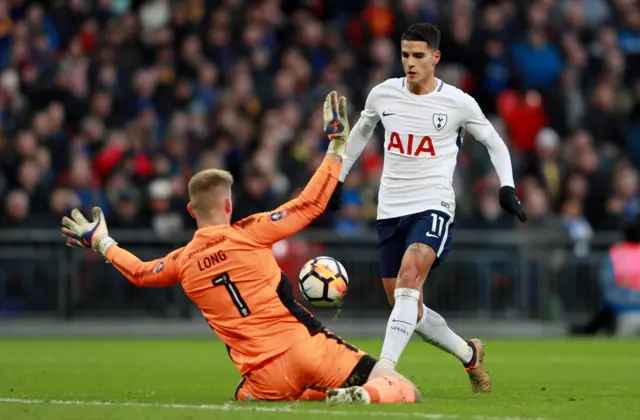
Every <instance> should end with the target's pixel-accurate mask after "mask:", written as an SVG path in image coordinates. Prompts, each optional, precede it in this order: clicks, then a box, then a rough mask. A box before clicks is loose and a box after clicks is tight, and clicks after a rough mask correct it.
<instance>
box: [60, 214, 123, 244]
mask: <svg viewBox="0 0 640 420" xmlns="http://www.w3.org/2000/svg"><path fill="white" fill-rule="evenodd" d="M92 214H93V222H89V221H88V220H87V219H86V218H85V217H84V215H83V214H82V212H81V211H80V210H78V209H73V210H72V211H71V218H69V217H67V216H64V217H63V218H62V226H63V227H62V231H61V232H62V236H64V237H66V238H67V245H68V246H70V247H74V248H86V249H92V250H94V251H95V252H99V253H101V254H102V255H104V254H105V253H106V252H107V248H109V247H110V246H111V245H115V244H116V243H117V242H116V241H114V240H113V239H112V238H111V237H110V236H109V231H108V230H107V222H106V221H105V219H104V214H103V213H102V209H101V208H100V207H94V208H93V210H92Z"/></svg>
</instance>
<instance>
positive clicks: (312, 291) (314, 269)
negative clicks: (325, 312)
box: [299, 257, 349, 307]
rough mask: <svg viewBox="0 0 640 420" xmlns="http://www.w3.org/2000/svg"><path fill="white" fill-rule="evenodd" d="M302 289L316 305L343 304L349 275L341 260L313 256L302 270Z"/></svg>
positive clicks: (336, 305) (305, 295)
mask: <svg viewBox="0 0 640 420" xmlns="http://www.w3.org/2000/svg"><path fill="white" fill-rule="evenodd" d="M299 278H300V291H301V292H302V295H303V296H304V297H305V299H307V300H308V301H309V302H310V303H311V304H312V305H314V306H324V307H330V306H334V307H338V306H342V304H343V302H344V296H345V295H346V294H347V289H348V288H349V277H348V276H347V271H346V270H345V269H344V267H343V266H342V264H340V261H338V260H336V259H334V258H331V257H316V258H313V259H311V260H309V261H307V263H306V264H305V265H304V266H303V267H302V270H300V276H299Z"/></svg>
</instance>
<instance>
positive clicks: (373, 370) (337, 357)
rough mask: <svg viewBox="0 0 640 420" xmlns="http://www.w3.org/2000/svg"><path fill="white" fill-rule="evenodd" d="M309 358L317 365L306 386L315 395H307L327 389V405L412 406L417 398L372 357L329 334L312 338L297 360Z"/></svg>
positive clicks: (414, 391) (414, 390)
mask: <svg viewBox="0 0 640 420" xmlns="http://www.w3.org/2000/svg"><path fill="white" fill-rule="evenodd" d="M310 354H311V355H313V357H314V358H317V359H315V360H317V361H318V363H317V364H316V365H315V372H314V373H313V375H312V379H311V381H310V383H308V384H307V386H308V387H310V388H311V389H314V390H316V391H314V392H309V393H308V395H309V396H317V395H318V391H317V390H322V389H327V390H328V392H327V401H328V402H350V403H356V402H358V403H373V404H378V403H383V404H385V403H411V402H417V401H418V400H419V398H420V394H419V392H418V390H417V388H416V387H415V386H414V385H413V384H412V383H411V382H410V381H409V380H407V379H406V378H404V377H403V376H402V375H400V374H399V373H397V372H395V371H394V370H393V369H389V368H384V367H379V366H378V365H379V363H378V362H377V361H376V360H375V359H374V358H373V357H371V356H369V355H367V354H365V353H364V352H362V351H360V350H359V349H358V348H356V347H355V346H353V345H351V344H349V343H347V342H345V341H344V340H342V339H341V338H340V337H338V336H337V335H335V334H333V333H331V332H330V331H326V330H325V331H323V332H322V333H321V334H318V335H316V336H315V337H313V339H312V340H311V341H310V343H309V346H308V347H307V349H306V350H305V353H304V354H300V358H303V359H304V360H308V358H309V355H310ZM306 365H307V366H308V365H309V363H308V362H307V363H306ZM304 395H305V394H303V396H304Z"/></svg>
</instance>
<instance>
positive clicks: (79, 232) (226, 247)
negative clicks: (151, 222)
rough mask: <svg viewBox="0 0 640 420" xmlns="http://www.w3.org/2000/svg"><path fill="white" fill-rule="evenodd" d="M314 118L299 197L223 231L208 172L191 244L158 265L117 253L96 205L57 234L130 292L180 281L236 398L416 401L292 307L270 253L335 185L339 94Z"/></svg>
mask: <svg viewBox="0 0 640 420" xmlns="http://www.w3.org/2000/svg"><path fill="white" fill-rule="evenodd" d="M324 121H325V127H326V131H327V133H328V136H329V138H330V139H331V141H330V144H329V147H328V151H327V155H326V157H325V159H324V161H323V162H322V164H321V166H320V168H319V169H318V170H317V171H316V173H315V175H314V176H313V177H312V178H311V181H310V182H309V184H308V185H307V186H306V188H305V189H304V190H303V191H302V193H301V194H300V196H299V197H298V198H296V199H294V200H292V201H290V202H288V203H286V204H284V205H283V206H281V207H279V208H277V209H276V210H274V211H271V212H267V213H261V214H256V215H253V216H250V217H248V218H246V219H243V220H241V221H239V222H237V223H236V224H233V225H231V224H230V221H231V211H232V202H231V184H232V181H233V180H232V177H231V174H229V173H228V172H226V171H222V170H217V169H211V170H205V171H203V172H200V173H198V174H196V175H195V176H194V177H193V178H191V180H190V181H189V188H188V189H189V198H190V202H189V205H188V211H189V213H190V215H191V216H192V217H194V218H195V219H196V222H197V225H198V229H197V231H196V232H195V234H194V237H193V239H192V240H191V242H189V243H188V244H187V245H186V246H184V247H182V248H179V249H177V250H175V251H173V252H171V253H169V254H168V255H167V256H166V257H164V258H161V259H158V260H155V261H149V262H142V261H140V260H139V259H138V258H137V257H136V256H135V255H133V254H131V253H130V252H128V251H126V250H125V249H123V248H120V247H119V246H118V245H117V243H116V241H115V240H114V239H112V238H111V237H110V236H109V233H108V231H107V225H106V222H105V219H104V215H103V213H102V210H101V209H100V208H98V207H96V208H94V209H93V222H88V221H87V220H86V219H85V217H84V216H83V215H82V213H81V212H80V211H78V210H77V209H76V210H73V211H72V219H70V218H68V217H66V216H65V217H64V218H63V220H62V224H63V228H62V234H63V235H64V236H66V237H67V245H69V246H74V247H83V248H89V249H92V250H94V251H96V252H99V253H100V254H102V255H103V256H104V257H105V258H106V260H107V261H109V262H110V263H111V264H113V266H114V267H115V268H117V269H118V270H119V271H120V272H121V273H122V274H124V276H125V277H126V278H127V279H128V280H129V281H131V282H132V283H134V284H135V285H137V286H148V287H153V286H170V285H173V284H176V283H181V285H182V287H183V289H184V291H185V293H186V294H187V296H189V298H190V299H191V300H192V301H193V302H194V303H195V304H196V305H197V306H198V307H199V308H200V310H201V312H202V315H203V316H204V317H205V319H206V320H207V321H208V323H209V325H210V326H211V328H212V329H213V330H214V331H215V333H216V334H217V335H218V337H220V339H221V340H222V341H223V342H224V343H225V344H226V346H227V349H228V351H229V356H230V357H231V360H232V361H233V362H234V363H235V364H236V366H237V368H238V370H239V371H240V375H241V376H242V380H241V381H240V383H239V384H238V386H237V388H236V391H235V394H234V397H235V399H237V400H239V401H247V400H265V401H266V400H269V401H288V400H318V399H325V398H326V399H327V401H333V402H363V403H398V402H416V401H418V399H419V393H418V391H417V389H416V388H415V387H414V386H413V384H412V383H411V382H409V381H408V380H407V379H405V378H403V377H402V376H401V375H399V374H397V373H396V372H395V371H394V370H392V369H388V368H386V367H385V366H384V365H381V366H377V364H376V363H377V362H376V360H375V359H373V358H372V357H371V356H368V355H366V354H365V353H363V352H362V351H360V350H359V349H357V348H356V347H354V346H352V345H350V344H348V343H346V342H345V341H343V340H342V339H341V338H340V337H338V336H336V335H335V334H333V333H331V332H330V331H328V330H327V329H326V328H324V326H323V325H322V324H321V323H320V322H319V321H318V320H317V319H316V318H314V316H313V315H312V314H311V313H309V312H308V311H306V310H305V309H304V308H303V306H301V305H300V304H299V303H297V302H296V301H295V300H294V298H293V292H292V289H291V284H290V283H289V280H288V279H287V277H286V276H285V274H284V273H282V272H281V270H280V268H279V267H278V264H277V263H276V260H275V258H274V256H273V253H272V250H271V247H272V245H273V244H274V243H275V242H277V241H280V240H282V239H284V238H287V237H289V236H291V235H293V234H295V233H297V232H298V231H300V230H301V229H302V228H304V227H305V226H307V225H308V224H309V223H310V222H311V221H312V220H313V219H315V218H316V217H318V216H319V215H320V214H322V212H323V211H324V210H325V207H326V205H327V202H328V201H329V198H330V197H331V194H332V192H333V191H334V189H335V186H336V184H337V182H338V175H339V174H340V169H341V163H342V155H343V154H344V151H345V148H346V142H347V138H348V135H349V123H348V118H347V111H346V99H345V98H344V97H342V98H340V99H338V96H337V94H336V93H335V92H331V93H330V94H329V95H328V96H327V99H326V101H325V104H324ZM337 388H342V389H337ZM326 391H329V393H328V394H327V393H326Z"/></svg>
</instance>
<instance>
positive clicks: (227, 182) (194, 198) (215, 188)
mask: <svg viewBox="0 0 640 420" xmlns="http://www.w3.org/2000/svg"><path fill="white" fill-rule="evenodd" d="M232 185H233V176H232V175H231V174H230V173H229V172H227V171H225V170H222V169H205V170H204V171H200V172H198V173H197V174H195V175H194V176H193V177H191V179H190V180H189V187H188V188H189V200H190V201H191V206H192V207H193V210H194V211H196V212H197V211H198V210H200V211H202V210H204V211H207V210H209V209H210V208H211V204H212V203H213V202H215V200H219V199H220V198H226V197H227V196H228V193H229V191H230V189H231V186H232ZM225 193H226V194H225Z"/></svg>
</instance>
